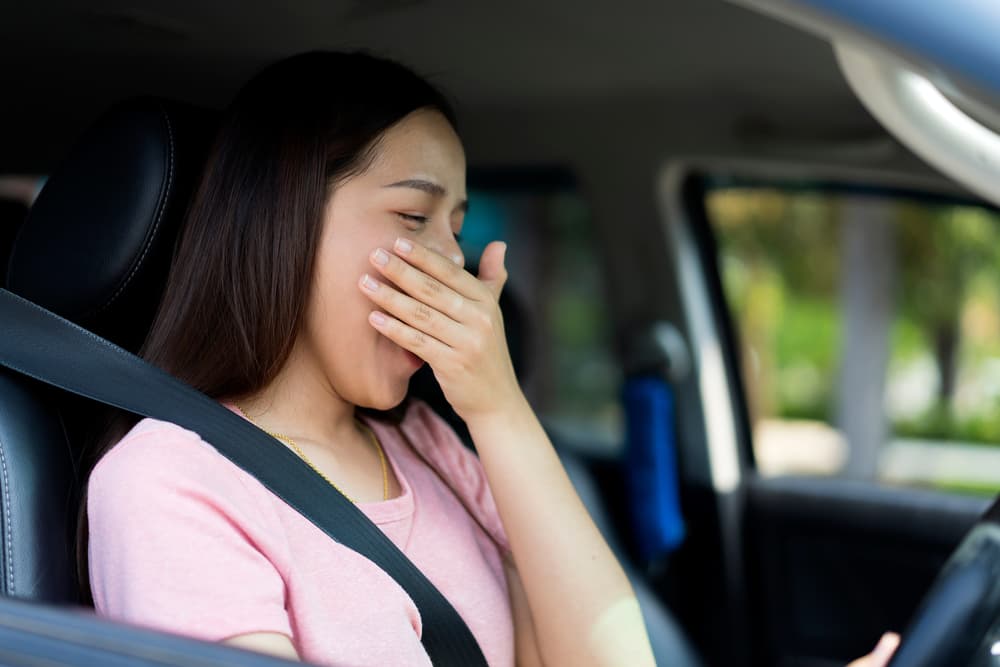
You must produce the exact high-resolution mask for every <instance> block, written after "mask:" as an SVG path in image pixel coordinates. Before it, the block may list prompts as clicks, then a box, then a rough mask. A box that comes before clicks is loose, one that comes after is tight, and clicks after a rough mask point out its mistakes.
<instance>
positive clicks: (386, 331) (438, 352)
mask: <svg viewBox="0 0 1000 667" xmlns="http://www.w3.org/2000/svg"><path fill="white" fill-rule="evenodd" d="M368 322H370V323H371V325H372V326H373V327H375V329H376V330H377V331H378V332H379V333H380V334H382V335H383V336H385V337H386V338H388V339H389V340H391V341H392V342H394V343H395V344H396V345H399V346H400V347H401V348H403V349H404V350H409V351H410V352H412V353H413V354H415V355H417V356H418V357H420V358H421V359H423V360H424V361H426V362H427V363H428V364H430V365H431V366H432V367H433V366H435V365H436V364H438V363H440V360H442V359H444V358H445V356H446V355H447V354H448V351H449V348H448V347H447V346H445V344H444V343H442V342H441V341H439V340H436V339H435V338H433V337H431V336H429V335H427V334H426V333H424V332H423V331H420V330H419V329H414V328H413V327H411V326H410V325H408V324H405V323H404V322H400V321H399V320H398V319H396V318H395V317H393V316H392V315H387V314H385V313H380V312H378V311H377V310H376V311H373V312H372V313H370V314H369V315H368Z"/></svg>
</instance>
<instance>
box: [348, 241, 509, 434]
mask: <svg viewBox="0 0 1000 667" xmlns="http://www.w3.org/2000/svg"><path fill="white" fill-rule="evenodd" d="M506 249H507V246H506V244H504V243H500V242H497V241H494V242H493V243H490V244H489V245H488V246H487V247H486V249H485V250H484V251H483V256H482V259H481V260H480V265H479V277H478V278H477V277H475V276H473V275H472V274H470V273H468V272H467V271H465V270H464V269H463V268H462V267H461V266H460V265H459V264H457V263H456V262H454V261H452V260H451V259H448V258H446V257H444V256H443V255H440V254H438V253H436V252H434V251H433V250H430V249H429V248H427V247H425V246H422V245H420V244H418V243H415V242H413V241H410V240H408V239H402V238H400V239H397V240H396V244H395V246H394V248H393V251H394V252H389V251H388V250H385V249H382V248H378V249H376V250H375V251H374V252H372V254H371V255H370V257H369V259H370V261H371V264H372V266H373V267H374V268H375V269H376V270H377V271H378V273H379V274H381V279H380V278H379V277H378V276H371V275H368V274H365V275H364V276H362V278H361V281H360V283H359V285H360V287H361V291H362V292H364V293H365V294H366V295H367V296H368V298H370V299H371V300H372V301H373V302H374V303H375V304H376V305H378V306H379V307H380V308H381V309H382V310H383V311H385V313H384V314H383V313H382V312H379V311H373V312H372V313H371V314H370V315H369V318H368V321H369V322H370V323H371V325H372V326H373V327H375V329H376V330H378V332H379V333H381V334H382V335H384V336H385V337H386V338H388V339H390V340H391V341H393V342H394V343H396V344H397V345H399V346H400V347H402V348H404V349H406V350H409V351H410V352H412V353H413V354H415V355H417V356H418V357H420V358H421V359H423V360H424V361H426V362H427V363H428V364H430V366H431V368H432V369H433V371H434V376H435V377H436V378H437V381H438V383H439V384H440V385H441V389H442V390H443V391H444V395H445V398H447V399H448V402H449V403H450V404H451V406H452V407H453V408H454V409H455V412H456V413H458V415H459V416H460V417H462V418H463V419H465V420H466V421H469V420H470V419H472V418H475V417H477V416H480V415H486V414H489V413H493V414H498V413H501V412H503V411H504V410H506V409H508V407H510V406H512V405H515V404H517V402H519V401H523V395H522V394H521V390H520V387H519V386H518V384H517V378H516V377H515V375H514V368H513V365H512V364H511V361H510V354H509V352H508V351H507V339H506V336H505V334H504V329H503V318H502V316H501V313H500V307H499V305H498V303H497V302H498V300H499V297H500V290H501V289H503V286H504V283H505V282H507V270H506V268H505V267H504V255H505V254H506Z"/></svg>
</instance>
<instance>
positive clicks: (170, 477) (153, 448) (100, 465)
mask: <svg viewBox="0 0 1000 667" xmlns="http://www.w3.org/2000/svg"><path fill="white" fill-rule="evenodd" d="M244 475H245V473H242V471H241V470H239V469H238V468H237V467H236V466H235V465H234V464H233V463H231V462H230V461H229V460H228V459H226V458H225V457H223V456H222V455H221V454H220V453H219V452H218V451H217V450H216V449H215V448H214V447H212V446H211V445H210V444H209V443H207V442H205V441H204V440H203V439H202V438H201V436H199V435H198V434H197V433H195V432H193V431H190V430H188V429H186V428H183V427H181V426H178V425H177V424H173V423H170V422H166V421H160V420H158V419H150V418H146V419H143V420H141V421H140V422H139V423H137V424H136V425H135V426H134V427H133V428H132V429H131V430H130V431H129V432H128V433H126V434H125V436H124V437H123V438H122V439H121V440H119V441H118V442H117V443H116V444H115V445H113V446H112V447H111V449H109V450H108V451H107V452H106V453H105V454H104V456H102V457H101V459H100V460H99V461H98V462H97V464H96V465H95V466H94V469H93V470H92V471H91V473H90V477H89V480H88V483H87V488H88V495H90V496H91V497H93V496H95V495H104V494H112V495H115V496H117V497H119V499H120V500H125V499H126V498H122V495H123V494H128V496H129V497H131V498H133V499H134V498H136V497H137V496H142V497H144V498H145V497H148V496H150V495H152V494H164V493H166V494H170V495H178V494H186V493H190V492H191V491H195V490H197V492H198V494H199V495H201V496H204V495H210V496H214V495H225V496H228V497H231V498H232V497H239V496H241V495H247V494H248V491H249V488H248V484H247V481H246V480H244V479H242V477H243V476H244Z"/></svg>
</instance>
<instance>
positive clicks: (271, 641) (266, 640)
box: [222, 632, 301, 661]
mask: <svg viewBox="0 0 1000 667" xmlns="http://www.w3.org/2000/svg"><path fill="white" fill-rule="evenodd" d="M222 643H223V644H229V645H230V646H235V647H236V648H242V649H246V650H248V651H256V652H257V653H267V654H268V655H273V656H276V657H278V658H284V659H285V660H295V661H299V660H301V658H299V654H298V653H297V652H296V651H295V647H294V646H292V640H291V639H289V638H288V636H287V635H283V634H280V633H277V632H251V633H248V634H245V635H236V636H235V637H230V638H229V639H226V640H225V641H223V642H222Z"/></svg>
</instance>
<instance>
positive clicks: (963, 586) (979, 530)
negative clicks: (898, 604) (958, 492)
mask: <svg viewBox="0 0 1000 667" xmlns="http://www.w3.org/2000/svg"><path fill="white" fill-rule="evenodd" d="M986 666H990V667H998V666H1000V500H997V501H996V502H994V503H993V505H992V506H991V507H990V509H989V510H987V512H986V514H984V515H983V516H982V518H980V519H979V521H978V522H977V523H976V525H975V526H974V527H973V529H972V530H971V531H970V532H969V534H968V535H966V537H965V539H964V540H962V543H961V544H960V545H959V546H958V549H956V550H955V552H954V553H953V554H952V555H951V557H950V558H949V559H948V562H947V563H945V566H944V568H942V570H941V573H940V574H939V575H938V577H937V579H936V580H935V582H934V585H933V586H932V587H931V589H930V592H928V593H927V595H926V596H925V597H924V599H923V601H922V602H921V604H920V607H919V609H918V611H917V613H916V615H915V616H914V617H913V620H912V621H911V622H910V625H909V627H908V628H907V630H906V632H905V633H904V634H903V641H902V643H901V644H900V646H899V648H898V649H897V650H896V654H895V655H894V656H893V658H892V660H891V661H890V662H889V667H986Z"/></svg>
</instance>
